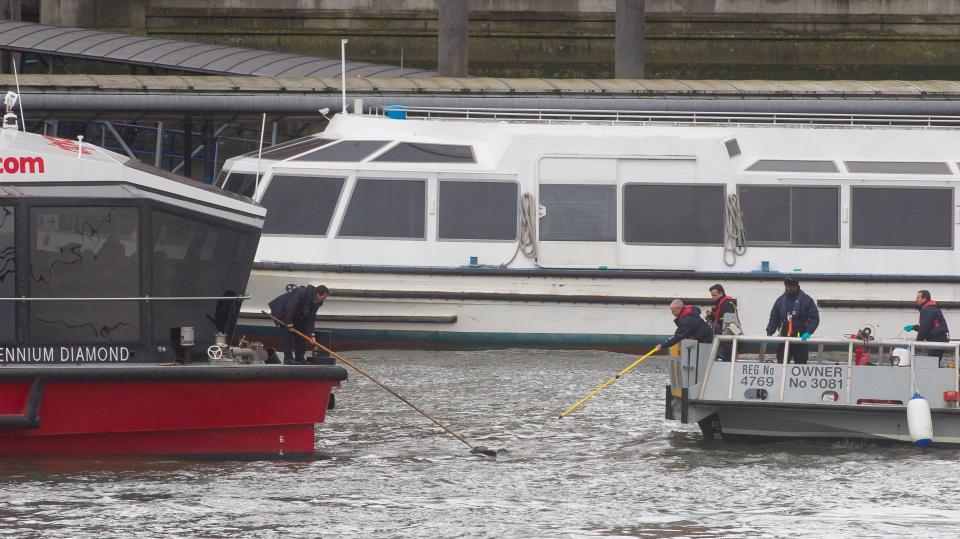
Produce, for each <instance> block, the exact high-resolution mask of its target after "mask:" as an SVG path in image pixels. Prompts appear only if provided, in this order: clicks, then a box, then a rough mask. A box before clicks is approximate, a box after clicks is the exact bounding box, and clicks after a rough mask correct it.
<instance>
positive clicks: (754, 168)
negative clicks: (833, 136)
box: [747, 159, 839, 172]
mask: <svg viewBox="0 0 960 539" xmlns="http://www.w3.org/2000/svg"><path fill="white" fill-rule="evenodd" d="M747 170H748V171H750V172H839V170H838V169H837V164H836V163H834V162H833V161H803V160H797V159H760V160H759V161H757V162H756V163H754V164H752V165H750V166H749V167H747Z"/></svg>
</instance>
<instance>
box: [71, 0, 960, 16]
mask: <svg viewBox="0 0 960 539" xmlns="http://www.w3.org/2000/svg"><path fill="white" fill-rule="evenodd" d="M64 1H65V0H64ZM437 1H438V0H272V1H271V2H270V6H271V8H275V9H296V10H316V9H321V10H326V9H329V10H342V9H347V10H385V11H393V10H435V9H436V5H437ZM149 3H150V6H151V7H158V8H160V7H167V8H192V9H201V8H198V4H201V3H202V5H203V8H209V9H256V8H260V7H262V6H263V1H262V0H205V1H203V2H198V1H195V0H149ZM615 7H616V0H470V9H471V10H476V11H527V12H529V11H547V12H579V13H597V12H600V13H603V12H607V13H609V12H613V11H614V9H615ZM647 11H648V12H650V13H728V14H734V13H772V14H788V13H790V14H810V15H858V14H859V15H960V2H956V1H954V0H647Z"/></svg>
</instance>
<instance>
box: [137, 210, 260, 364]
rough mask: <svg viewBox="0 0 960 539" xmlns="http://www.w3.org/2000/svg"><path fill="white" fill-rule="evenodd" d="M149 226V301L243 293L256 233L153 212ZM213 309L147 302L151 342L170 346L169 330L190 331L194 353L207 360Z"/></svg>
mask: <svg viewBox="0 0 960 539" xmlns="http://www.w3.org/2000/svg"><path fill="white" fill-rule="evenodd" d="M152 225H153V231H152V234H151V238H150V242H151V243H150V254H151V256H152V264H151V279H150V290H151V292H150V293H151V295H152V296H157V297H212V296H221V295H229V296H234V295H236V294H237V293H238V292H243V291H244V289H245V288H246V283H247V276H248V275H249V273H250V263H251V261H252V260H253V252H252V251H253V250H254V249H256V244H257V236H256V234H255V233H254V232H252V231H251V232H243V231H239V230H235V229H231V228H228V227H227V226H225V225H224V224H216V223H213V222H209V223H208V222H205V221H200V220H198V219H194V218H188V217H183V216H180V215H174V214H171V213H167V212H163V211H157V210H154V211H153V213H152ZM217 303H218V302H217V300H196V301H153V302H151V303H150V306H151V309H152V312H153V330H152V331H153V338H154V339H155V340H156V342H158V343H169V342H170V328H173V327H180V326H192V327H193V328H194V331H195V338H196V342H197V345H196V346H194V350H193V353H194V354H198V357H200V356H202V357H206V349H207V346H209V345H210V344H212V343H213V338H214V333H215V332H216V330H217V328H216V326H215V325H214V323H213V322H212V320H216V319H217ZM231 304H232V303H230V304H227V305H231ZM208 317H209V318H208ZM227 329H229V328H227Z"/></svg>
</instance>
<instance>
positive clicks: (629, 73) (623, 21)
mask: <svg viewBox="0 0 960 539" xmlns="http://www.w3.org/2000/svg"><path fill="white" fill-rule="evenodd" d="M644 11H645V10H644V0H617V22H616V30H615V31H616V39H615V41H616V45H615V47H616V61H615V63H614V71H615V73H616V77H617V78H618V79H642V78H643V49H644V43H643V42H644V34H645V32H644V24H645V22H646V21H645V16H644Z"/></svg>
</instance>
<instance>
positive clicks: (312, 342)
mask: <svg viewBox="0 0 960 539" xmlns="http://www.w3.org/2000/svg"><path fill="white" fill-rule="evenodd" d="M260 312H262V313H263V314H265V315H267V316H269V317H270V319H271V320H273V321H274V322H276V323H278V324H280V325H281V326H283V327H286V324H284V323H283V322H282V321H281V320H279V319H278V318H277V317H275V316H273V315H272V314H270V313H268V312H267V311H260ZM287 331H289V332H290V333H293V334H294V335H297V336H298V337H300V338H301V339H303V340H305V341H307V342H308V343H310V345H311V346H314V347H316V348H319V349H321V350H324V351H325V352H327V353H328V354H330V355H331V356H333V357H335V358H337V359H339V360H340V361H342V362H343V363H344V364H345V365H346V366H348V367H350V368H351V369H353V370H355V371H357V372H358V373H360V374H362V375H363V376H365V377H366V378H367V379H368V380H370V381H371V382H373V383H374V384H377V385H378V386H380V388H381V389H383V390H384V391H386V392H387V393H390V394H391V395H393V396H394V397H396V398H398V399H400V400H401V401H403V402H404V404H406V405H407V406H409V407H411V408H413V409H414V410H416V411H417V412H419V413H420V415H422V416H423V417H425V418H427V419H429V420H430V421H432V422H433V424H434V425H436V426H438V427H440V428H441V429H443V430H445V431H447V433H448V434H450V435H451V436H453V437H454V438H456V439H458V440H460V441H461V442H463V443H464V444H466V446H467V447H469V448H470V449H472V450H478V447H475V446H474V445H473V444H471V443H470V442H468V441H467V440H466V438H464V437H463V436H460V435H459V434H457V433H456V432H453V431H452V430H450V429H449V428H447V426H446V425H444V424H443V423H441V422H439V421H437V420H436V419H435V418H434V417H433V416H432V415H430V414H428V413H427V412H424V411H423V410H421V409H420V407H419V406H417V405H416V404H414V403H412V402H410V401H409V400H407V399H406V398H404V397H403V395H401V394H399V393H397V392H396V391H394V390H393V389H391V388H390V387H389V386H387V385H386V384H384V383H383V382H381V381H380V380H377V379H376V378H374V377H373V376H371V375H370V374H369V373H367V372H366V371H364V370H363V369H361V368H360V367H358V366H356V365H355V364H354V363H353V362H352V361H350V360H348V359H346V358H345V357H343V356H341V355H340V354H338V353H336V352H334V351H333V350H331V349H329V348H327V347H326V346H324V345H322V344H320V343H319V342H317V340H316V339H314V338H313V337H309V336H307V335H305V334H304V333H302V332H301V331H299V330H297V328H292V327H287ZM480 449H482V448H480Z"/></svg>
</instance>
